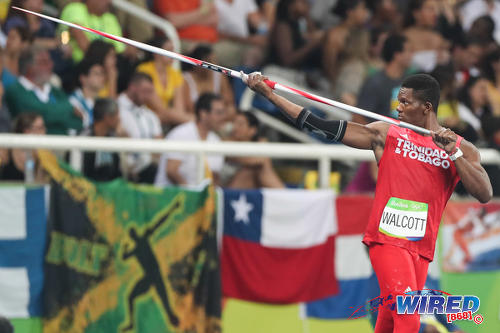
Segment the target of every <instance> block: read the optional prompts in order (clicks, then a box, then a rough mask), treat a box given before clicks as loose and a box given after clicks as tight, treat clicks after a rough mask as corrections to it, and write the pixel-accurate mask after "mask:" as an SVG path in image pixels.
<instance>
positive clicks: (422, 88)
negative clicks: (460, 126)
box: [401, 74, 440, 113]
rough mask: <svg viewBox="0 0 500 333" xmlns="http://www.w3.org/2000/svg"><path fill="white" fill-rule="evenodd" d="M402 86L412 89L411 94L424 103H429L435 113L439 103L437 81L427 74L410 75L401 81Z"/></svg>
mask: <svg viewBox="0 0 500 333" xmlns="http://www.w3.org/2000/svg"><path fill="white" fill-rule="evenodd" d="M401 87H402V88H408V89H413V96H414V97H415V98H417V99H418V100H420V101H421V102H424V103H427V102H429V103H431V105H432V109H433V111H434V112H436V113H437V109H438V105H439V94H440V88H439V83H438V82H437V80H436V79H435V78H433V77H432V76H430V75H429V74H415V75H411V76H409V77H408V78H406V79H405V80H404V81H403V84H401Z"/></svg>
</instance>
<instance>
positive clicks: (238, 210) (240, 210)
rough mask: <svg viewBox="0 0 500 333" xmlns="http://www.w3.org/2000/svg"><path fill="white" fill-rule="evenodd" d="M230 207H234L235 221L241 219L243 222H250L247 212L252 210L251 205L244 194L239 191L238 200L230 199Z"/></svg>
mask: <svg viewBox="0 0 500 333" xmlns="http://www.w3.org/2000/svg"><path fill="white" fill-rule="evenodd" d="M231 207H233V209H234V220H235V222H238V221H242V222H243V223H245V224H248V223H250V218H249V216H248V214H249V213H250V212H251V211H252V209H253V205H252V204H251V203H249V202H248V201H247V197H246V195H245V194H243V193H241V194H240V197H239V198H238V200H232V201H231Z"/></svg>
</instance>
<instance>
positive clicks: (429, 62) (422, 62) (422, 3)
mask: <svg viewBox="0 0 500 333" xmlns="http://www.w3.org/2000/svg"><path fill="white" fill-rule="evenodd" d="M437 19H438V7H437V2H436V0H411V1H410V4H409V6H408V9H407V13H406V18H405V30H404V34H405V36H406V38H408V42H409V43H410V46H411V48H412V50H413V52H414V54H413V59H412V62H413V65H414V66H415V67H417V68H418V69H419V70H422V71H425V72H431V71H432V70H433V69H434V67H436V66H437V65H438V64H445V63H447V62H448V61H449V59H450V53H449V43H448V42H447V41H446V40H445V39H444V38H443V37H442V36H441V35H440V34H439V33H438V32H436V30H435V29H436V26H437Z"/></svg>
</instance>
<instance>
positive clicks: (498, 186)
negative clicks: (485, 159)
mask: <svg viewBox="0 0 500 333" xmlns="http://www.w3.org/2000/svg"><path fill="white" fill-rule="evenodd" d="M482 127H483V130H484V136H485V139H486V142H487V145H488V148H493V149H496V150H497V151H499V152H500V117H498V116H495V117H485V118H484V119H483V126H482ZM484 168H485V170H486V172H487V173H488V176H489V177H490V180H491V187H492V188H493V196H495V197H498V196H500V165H498V164H497V165H495V164H491V165H485V166H484Z"/></svg>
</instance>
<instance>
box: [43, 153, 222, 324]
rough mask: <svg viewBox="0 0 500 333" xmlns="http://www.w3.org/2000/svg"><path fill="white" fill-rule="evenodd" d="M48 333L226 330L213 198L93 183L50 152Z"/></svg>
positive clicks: (207, 192) (208, 193) (208, 191)
mask: <svg viewBox="0 0 500 333" xmlns="http://www.w3.org/2000/svg"><path fill="white" fill-rule="evenodd" d="M40 159H41V161H42V165H43V166H44V168H45V170H47V172H48V173H49V174H50V176H51V200H50V213H49V243H48V249H47V254H46V268H45V290H44V311H45V314H44V333H51V332H54V333H55V332H57V333H59V332H61V333H64V332H68V333H69V332H72V333H73V332H85V333H97V332H113V333H114V332H148V333H149V332H193V333H194V332H204V333H211V332H220V330H221V329H220V317H221V302H220V300H221V292H220V275H219V262H218V255H217V248H216V232H215V225H214V218H213V217H214V195H213V193H214V191H213V188H212V187H210V186H209V187H206V188H205V189H204V190H200V191H190V190H182V189H177V188H166V189H157V188H153V187H150V186H137V185H132V184H128V183H126V182H124V181H121V180H117V181H114V182H111V183H93V182H91V181H89V180H87V179H85V178H84V177H82V176H81V175H79V174H77V173H76V172H74V171H72V170H70V168H69V167H68V166H66V165H64V164H62V163H60V162H58V161H57V160H56V159H55V157H54V156H53V155H51V154H50V153H48V152H40Z"/></svg>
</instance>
